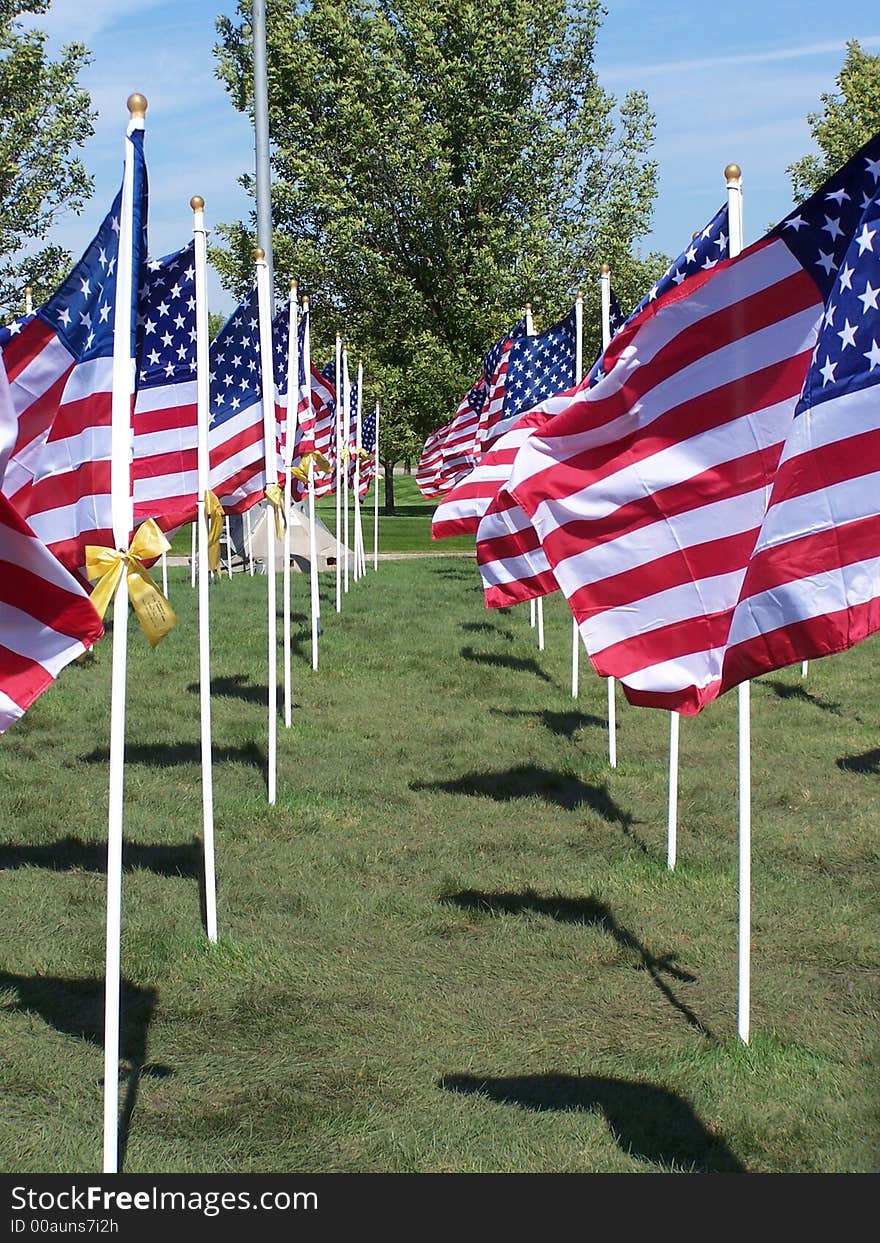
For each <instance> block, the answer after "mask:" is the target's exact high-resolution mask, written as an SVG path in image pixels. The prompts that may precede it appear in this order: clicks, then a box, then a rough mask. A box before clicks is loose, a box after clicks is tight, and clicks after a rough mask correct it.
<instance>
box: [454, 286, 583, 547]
mask: <svg viewBox="0 0 880 1243" xmlns="http://www.w3.org/2000/svg"><path fill="white" fill-rule="evenodd" d="M576 343H577V325H576V320H575V310H574V308H572V310H571V311H570V313H569V314H568V315H567V316H566V317H565V319H562V320H560V321H559V323H558V324H554V325H553V326H552V328H548V329H547V331H546V332H543V333H541V334H540V336H534V335H531V336H520V337H517V338H516V339H514V340H513V342H512V344H511V346H510V348H509V350H508V353H507V359H508V361H507V364H506V366H507V371H506V385H505V397H504V405H503V410H502V413H503V415H504V417H503V418H502V419H501V420H500V421H499V422H498V423H496V425H495V427H494V429H493V431H492V433H491V435H490V440H491V447H490V445H488V444H484V445H483V453H482V457H481V458H480V461H479V465H478V466H476V468H475V469H473V470H472V471H471V472H470V474H468V475H465V476H464V477H463V478H462V479H461V480H460V481H459V483H458V484H457V485H456V486H455V487H454V488H453V489H452V491H451V492H450V493H449V495H448V496H446V497H445V499H444V500H442V501H441V502H440V504H439V505H438V506H437V509H436V510H435V512H434V518H433V520H432V523H431V537H432V539H447V538H449V537H451V536H455V535H474V534H475V533H476V531H477V527H478V526H479V523H480V520H481V518H482V517H483V515H484V514H485V512H486V509H487V506H488V505H489V504H490V503H491V502H492V500H493V499H494V497H495V495H496V494H497V492H498V489H499V488H500V487H501V486H502V484H503V483H506V482H507V478H508V475H509V473H510V466H511V465H512V463H513V459H514V457H515V455H516V452H517V450H518V449H519V447H520V446H521V445H522V443H523V440H524V434H525V433H526V432H527V431H529V430H531V429H533V428H534V427H535V426H536V423H535V422H534V421H530V422H528V423H523V421H522V418H523V415H524V414H525V413H526V412H527V411H530V410H533V409H535V408H536V407H537V406H538V405H539V404H540V403H541V402H542V401H546V400H547V399H548V398H551V397H556V396H557V395H558V394H560V393H562V392H563V391H567V390H568V389H570V388H571V387H572V385H573V384H574V381H575V350H576ZM496 348H497V347H496ZM546 417H547V416H546V414H543V416H542V417H541V419H540V423H544V422H545V421H546ZM514 432H515V433H516V434H515V435H511V433H514ZM510 503H511V502H509V501H508V502H507V505H508V507H509V505H510Z"/></svg>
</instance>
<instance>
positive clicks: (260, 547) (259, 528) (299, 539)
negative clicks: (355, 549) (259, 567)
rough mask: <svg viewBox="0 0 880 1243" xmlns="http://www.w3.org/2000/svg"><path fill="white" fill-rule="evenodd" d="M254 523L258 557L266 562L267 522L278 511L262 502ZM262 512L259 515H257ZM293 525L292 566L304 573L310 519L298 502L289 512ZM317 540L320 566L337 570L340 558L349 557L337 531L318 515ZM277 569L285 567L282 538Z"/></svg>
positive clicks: (278, 548) (277, 557)
mask: <svg viewBox="0 0 880 1243" xmlns="http://www.w3.org/2000/svg"><path fill="white" fill-rule="evenodd" d="M253 513H254V516H253V518H252V522H251V541H252V547H253V554H254V560H255V561H260V562H262V563H263V564H265V562H266V523H267V521H269V522H274V521H275V518H274V514H273V513H272V511H271V510H270V509H269V507H268V506H263V505H261V506H260V507H259V509H256V510H254V511H253ZM257 515H259V516H257ZM287 520H288V522H289V524H290V566H291V569H293V570H301V571H302V572H303V573H306V572H308V569H309V518H308V514H307V513H306V512H304V510H302V509H300V508H299V507H298V506H297V505H292V506H291V507H290V512H289V513H288V515H287ZM315 543H316V546H317V555H318V569H319V570H328V569H333V568H334V567H335V565H336V564H337V559H338V558H339V557H340V556H341V557H344V556H345V547H344V545H343V544H338V543H337V542H336V539H335V538H334V536H333V533H332V532H331V531H330V530H328V528H327V527H326V526H325V525H324V523H323V522H322V521H321V519H320V518H317V517H316V518H315ZM275 544H276V547H275V569H276V570H283V569H284V546H283V542H282V541H280V540H276V541H275Z"/></svg>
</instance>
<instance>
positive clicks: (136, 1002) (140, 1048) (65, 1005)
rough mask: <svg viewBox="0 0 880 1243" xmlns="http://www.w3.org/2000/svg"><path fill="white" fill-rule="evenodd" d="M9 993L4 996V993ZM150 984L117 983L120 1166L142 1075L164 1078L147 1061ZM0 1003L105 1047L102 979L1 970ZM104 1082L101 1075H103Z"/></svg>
mask: <svg viewBox="0 0 880 1243" xmlns="http://www.w3.org/2000/svg"><path fill="white" fill-rule="evenodd" d="M7 993H13V994H14V997H12V998H9V999H7V998H6V997H5V996H4V994H7ZM158 996H159V994H158V992H157V991H156V989H155V988H141V987H140V986H139V985H137V984H132V983H130V981H128V980H123V981H122V983H121V1014H120V1030H119V1056H120V1059H121V1060H122V1061H123V1062H125V1063H127V1082H126V1088H125V1099H124V1101H123V1104H122V1111H121V1113H120V1115H119V1166H120V1169H121V1168H122V1163H123V1161H124V1160H125V1152H126V1148H127V1147H128V1136H129V1131H130V1129H131V1119H132V1116H133V1114H134V1109H135V1105H136V1103H137V1094H138V1087H139V1085H140V1081H141V1079H142V1078H151V1079H165V1078H167V1077H169V1076H170V1075H173V1074H174V1071H173V1070H172V1069H171V1068H170V1067H169V1066H162V1065H159V1064H158V1063H150V1062H147V1033H148V1031H149V1028H150V1023H151V1021H152V1018H153V1012H154V1011H155V1008H156V1001H157V999H158ZM0 1008H2V1009H3V1010H5V1011H6V1012H7V1013H8V1014H36V1015H37V1016H38V1017H39V1018H41V1019H42V1020H43V1022H44V1023H47V1024H48V1025H49V1026H50V1027H53V1028H54V1029H55V1031H57V1032H60V1033H61V1034H62V1035H63V1036H73V1037H74V1038H75V1039H77V1040H87V1041H88V1042H89V1043H90V1044H94V1045H97V1046H98V1048H99V1049H103V1047H104V980H103V979H98V980H95V979H91V980H82V979H71V978H69V977H65V976H51V975H38V976H28V975H13V974H12V973H10V972H8V971H0ZM102 1083H103V1080H102Z"/></svg>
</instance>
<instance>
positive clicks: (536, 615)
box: [523, 302, 544, 652]
mask: <svg viewBox="0 0 880 1243" xmlns="http://www.w3.org/2000/svg"><path fill="white" fill-rule="evenodd" d="M523 318H524V319H525V321H526V336H527V337H533V336H534V335H535V321H534V320H533V319H532V304H531V302H527V303H526V306H525V312H524V315H523ZM529 624H530V626H531V627H532V629H533V630H534V629H535V628H536V627H537V630H538V651H539V652H543V650H544V601H543V599H542V598H541V597H538V599H532V600H530V601H529Z"/></svg>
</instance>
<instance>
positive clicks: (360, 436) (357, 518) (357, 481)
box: [354, 359, 367, 582]
mask: <svg viewBox="0 0 880 1243" xmlns="http://www.w3.org/2000/svg"><path fill="white" fill-rule="evenodd" d="M363 393H364V364H363V363H362V362H361V361H360V359H359V360H358V396H357V416H356V417H357V425H356V426H357V430H356V432H355V448H356V450H357V458H356V460H355V466H354V470H355V476H354V538H355V553H354V566H355V575H354V576H355V581H358V582H359V581H360V580H361V579H362V578H363V576H364V574H365V573H366V571H367V565H366V557H365V556H364V526H363V514H362V513H361V450H362V449H363V447H364V433H363V427H362V421H361V415H362V414H363V409H364V396H363Z"/></svg>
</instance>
